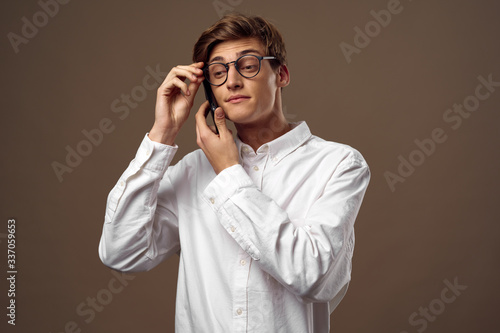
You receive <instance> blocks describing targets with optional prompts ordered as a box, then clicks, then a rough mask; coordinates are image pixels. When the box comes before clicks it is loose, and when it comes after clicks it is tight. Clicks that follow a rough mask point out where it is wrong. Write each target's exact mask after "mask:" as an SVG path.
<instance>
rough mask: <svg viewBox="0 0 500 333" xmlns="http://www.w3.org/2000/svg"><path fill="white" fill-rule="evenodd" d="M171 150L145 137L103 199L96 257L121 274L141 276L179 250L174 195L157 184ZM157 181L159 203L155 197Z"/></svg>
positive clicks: (174, 148)
mask: <svg viewBox="0 0 500 333" xmlns="http://www.w3.org/2000/svg"><path fill="white" fill-rule="evenodd" d="M177 148H178V147H177V146H167V145H163V144H161V143H158V142H154V141H151V140H150V139H149V137H148V135H147V134H146V137H145V138H144V139H143V141H142V143H141V145H140V147H139V149H138V151H137V153H136V156H135V158H134V159H133V160H132V161H131V162H130V165H129V166H128V168H127V169H126V170H125V172H124V173H123V174H122V175H121V177H120V179H119V180H118V182H117V184H116V185H115V186H114V188H113V189H112V190H111V192H110V193H109V195H108V200H107V205H106V213H105V221H104V226H103V231H102V236H101V240H100V243H99V257H100V259H101V261H102V262H103V263H104V264H105V265H106V266H108V267H110V268H113V269H115V270H119V271H124V272H135V271H146V270H150V269H151V268H153V267H155V266H156V265H158V264H159V263H160V262H161V261H163V260H164V259H166V258H167V257H168V256H170V255H171V254H173V253H175V252H177V251H179V250H180V243H179V230H178V219H177V204H176V198H175V193H174V191H173V189H172V186H171V184H170V182H169V180H168V177H166V179H164V180H163V181H162V178H163V176H164V174H165V172H166V170H167V168H168V166H169V165H170V163H171V161H172V159H173V157H174V155H175V152H176V151H177ZM160 181H162V198H165V200H164V201H163V200H162V202H161V203H158V204H157V194H158V189H159V187H160Z"/></svg>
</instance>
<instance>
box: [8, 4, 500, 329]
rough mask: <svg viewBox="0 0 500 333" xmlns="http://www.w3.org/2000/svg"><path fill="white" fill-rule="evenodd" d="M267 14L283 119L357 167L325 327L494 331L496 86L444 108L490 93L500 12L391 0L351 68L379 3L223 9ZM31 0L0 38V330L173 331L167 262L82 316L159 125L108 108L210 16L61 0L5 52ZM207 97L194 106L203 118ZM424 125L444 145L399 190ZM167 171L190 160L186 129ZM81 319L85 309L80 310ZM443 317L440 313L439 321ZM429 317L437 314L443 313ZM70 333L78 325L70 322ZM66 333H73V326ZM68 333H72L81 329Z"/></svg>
mask: <svg viewBox="0 0 500 333" xmlns="http://www.w3.org/2000/svg"><path fill="white" fill-rule="evenodd" d="M220 2H222V3H231V4H232V7H234V9H235V10H238V11H242V12H244V13H250V14H259V15H263V16H265V17H267V18H269V19H271V20H272V21H273V22H274V23H275V24H276V25H277V26H278V28H279V29H280V30H281V31H282V33H283V34H284V36H285V39H286V43H287V48H288V53H289V69H290V72H291V75H292V83H291V85H290V86H289V87H287V88H286V89H285V91H284V104H285V106H286V113H287V115H288V116H289V119H290V120H292V121H297V120H306V121H307V122H308V124H309V126H310V128H311V130H312V131H313V133H315V134H316V135H318V136H321V137H323V138H325V139H327V140H332V141H338V142H343V143H347V144H349V145H352V146H353V147H355V148H357V149H358V150H359V151H361V153H362V154H363V155H364V156H365V158H366V160H367V161H368V163H369V165H370V167H371V170H372V180H371V183H370V186H369V189H368V192H367V194H366V197H365V202H364V204H363V207H362V209H361V211H360V214H359V217H358V219H357V222H356V236H357V237H356V238H357V239H356V241H357V242H356V251H355V257H354V271H353V277H352V283H351V286H350V289H349V292H348V293H347V296H346V297H345V299H344V301H343V302H342V303H341V305H340V306H339V308H338V309H337V310H336V311H335V312H334V314H333V315H332V332H384V333H385V332H395V333H400V332H404V331H406V332H408V333H411V332H417V331H418V329H420V331H425V332H429V333H430V332H456V333H459V332H497V331H498V329H499V328H500V324H499V323H498V315H497V312H498V309H499V303H500V302H499V296H500V288H499V287H498V282H499V272H500V269H499V267H500V265H499V245H498V244H499V242H498V235H499V234H498V232H499V229H500V227H499V214H498V212H497V208H498V201H499V200H498V198H499V185H500V181H499V177H498V170H499V169H500V158H499V156H498V152H499V139H498V128H499V120H500V117H499V113H498V111H499V106H500V87H499V88H496V91H495V92H493V93H491V94H490V96H489V98H488V99H486V100H485V101H482V102H481V104H480V107H479V109H478V110H477V111H475V112H474V113H472V114H471V116H470V117H469V118H468V119H464V121H463V123H462V124H461V127H460V128H458V129H457V130H453V129H452V128H451V127H450V124H447V123H446V122H444V120H443V114H444V112H445V110H446V109H448V108H450V107H452V106H453V104H455V103H457V104H460V103H462V102H463V101H464V99H465V98H466V97H467V96H468V95H472V94H473V93H474V90H475V88H476V86H477V85H478V84H479V81H478V80H477V77H478V76H479V75H482V76H483V77H487V76H488V75H489V74H491V75H492V78H493V80H494V81H497V82H498V81H500V64H499V59H500V45H499V42H498V41H499V37H498V33H499V32H500V20H499V19H498V18H499V14H500V11H499V8H500V5H499V4H498V2H497V1H452V0H441V1H428V0H427V1H426V0H414V1H409V0H402V2H401V5H402V7H403V10H402V12H401V13H400V14H397V15H393V16H392V20H391V22H390V24H389V25H388V26H387V27H385V28H383V29H382V31H381V32H380V33H379V34H378V35H377V36H375V37H373V38H372V40H371V42H370V44H369V45H368V46H367V47H366V48H364V49H362V50H361V52H360V53H359V54H354V55H353V56H352V62H351V63H349V64H348V63H347V61H346V59H345V57H344V55H343V54H342V51H341V49H340V47H339V44H340V43H341V42H343V41H344V42H346V43H349V44H351V45H352V44H353V38H354V33H355V32H354V30H353V29H354V27H355V26H359V27H364V26H365V24H366V23H368V22H369V21H372V20H373V17H372V16H371V15H370V11H371V10H375V11H379V10H381V9H385V8H387V3H388V1H387V0H376V1H315V0H312V1H262V0H259V1H250V0H231V1H229V0H221V1H220ZM40 10H41V7H40V5H39V4H38V3H37V2H36V1H34V0H30V1H22V2H21V1H19V2H13V1H4V2H2V4H1V5H0V13H1V14H0V16H1V32H2V34H3V36H4V37H3V40H2V49H1V51H0V52H1V73H2V74H1V80H2V86H1V89H2V98H1V100H0V103H1V110H2V111H1V114H2V116H1V118H2V119H1V123H2V131H1V145H2V164H1V177H2V178H1V193H2V194H1V196H2V197H1V215H2V216H1V218H2V223H1V224H0V242H1V243H0V248H1V252H2V255H1V257H0V258H1V260H2V261H1V265H0V267H2V272H0V275H1V276H3V275H4V274H6V273H5V271H6V270H7V268H6V252H7V251H6V249H7V246H6V244H7V243H6V239H5V237H6V233H7V227H6V225H7V219H8V218H12V217H14V218H15V219H16V221H17V248H16V250H17V269H18V275H17V294H16V302H17V303H16V304H17V321H16V323H17V325H16V326H15V327H12V326H10V325H7V324H6V321H7V318H6V316H5V314H4V311H6V310H5V308H6V306H7V301H8V300H7V296H6V294H7V284H6V280H4V279H2V280H3V281H4V282H2V283H1V284H0V286H1V290H0V294H1V295H2V297H1V298H0V299H1V302H2V303H1V306H0V308H1V309H4V310H1V314H0V318H2V319H1V324H0V327H1V328H0V330H1V331H2V332H46V333H48V332H53V333H55V332H64V328H65V325H67V323H69V322H72V321H73V322H75V323H76V324H75V325H77V326H78V328H79V329H80V330H81V332H151V333H154V332H173V327H174V323H173V320H174V304H175V290H176V275H177V263H178V260H177V258H171V259H169V260H168V261H166V262H165V263H164V264H162V265H160V266H159V267H157V268H156V269H154V270H153V271H151V272H148V273H140V274H136V275H134V276H135V278H134V279H133V280H131V281H129V283H128V286H126V287H125V288H124V289H123V290H122V291H121V292H120V293H117V294H113V299H112V300H111V302H110V303H109V304H107V305H106V306H105V307H104V308H103V310H102V311H101V312H96V314H95V318H93V320H91V321H90V322H89V323H87V322H85V319H88V318H89V317H88V316H87V315H86V316H81V315H78V314H77V313H76V309H77V307H78V305H79V304H80V303H82V302H84V303H85V302H87V298H88V297H96V295H97V294H99V292H100V294H99V295H101V297H103V296H102V295H104V294H103V293H105V291H101V290H103V289H107V288H108V283H109V281H110V280H111V279H113V277H114V276H113V275H112V274H111V271H110V270H109V269H108V268H106V267H104V266H103V265H102V264H101V262H100V260H99V258H98V256H97V246H98V242H99V237H100V234H101V228H102V223H103V216H104V209H105V200H106V196H107V193H108V192H109V191H110V190H111V188H112V187H113V185H114V183H115V182H116V180H117V179H118V177H119V175H120V174H121V172H122V171H123V170H124V169H125V168H126V166H127V165H128V163H129V161H130V160H131V159H132V158H133V156H134V154H135V151H136V149H137V147H138V145H139V143H140V141H141V139H142V138H143V136H144V134H145V133H146V132H147V131H148V130H149V129H150V127H151V125H152V121H153V110H154V103H155V92H154V90H153V91H151V92H148V94H147V97H146V99H145V100H144V101H142V102H140V103H138V104H139V105H138V106H137V107H136V108H135V109H133V110H131V112H130V114H129V115H128V117H126V118H125V119H123V120H121V119H120V118H119V117H118V116H119V114H117V113H114V112H113V111H112V110H111V103H112V102H113V101H114V100H115V99H116V98H120V95H121V94H130V92H131V90H132V89H133V88H134V87H136V86H138V85H141V84H142V79H143V77H144V76H145V75H146V74H147V72H146V70H145V68H146V67H147V66H150V67H152V68H154V67H155V66H156V65H157V64H159V66H160V68H161V69H162V70H163V71H165V72H168V70H169V69H170V68H171V67H172V66H175V65H177V64H188V63H190V61H191V50H192V46H193V44H194V42H195V40H196V39H197V37H198V36H199V34H200V33H201V31H203V30H204V29H205V28H206V27H207V26H209V25H210V24H211V23H213V22H214V21H216V20H217V19H218V18H219V15H218V13H217V11H216V9H215V7H214V5H213V1H212V0H207V1H194V0H187V1H118V0H114V1H71V2H69V3H68V4H65V5H60V7H59V12H58V13H57V14H56V15H55V16H54V17H53V18H50V20H49V22H48V24H46V26H44V27H41V28H39V31H38V33H37V35H36V36H34V37H33V38H31V39H29V42H28V43H27V44H21V45H20V46H19V52H18V53H15V52H14V49H13V47H12V45H11V44H10V42H9V40H8V38H7V34H8V33H9V32H14V33H16V34H18V35H20V34H21V28H22V25H23V21H22V20H21V19H22V18H23V17H27V18H28V19H29V20H30V21H33V19H32V18H33V15H34V14H35V13H36V12H38V11H40ZM202 101H203V99H202V96H201V94H199V96H197V102H196V103H195V108H196V110H197V108H198V106H199V105H200V103H201V102H202ZM103 118H108V119H110V120H111V121H112V123H113V125H114V126H115V129H114V131H113V132H112V133H110V134H106V135H105V136H104V138H103V141H102V143H101V144H99V145H98V146H96V147H94V148H93V150H92V153H91V154H90V155H89V156H87V157H84V158H83V161H82V162H81V164H80V165H78V166H77V167H75V168H74V170H73V172H72V173H65V174H64V175H63V181H62V182H59V181H58V179H57V177H56V176H55V173H54V171H53V169H52V167H51V163H52V162H53V161H58V162H60V163H64V159H65V156H66V151H65V147H66V146H67V145H69V146H70V147H73V148H75V147H76V145H77V144H78V143H79V142H80V141H81V140H83V139H84V136H83V134H82V133H81V131H82V130H84V129H86V130H91V129H94V128H96V127H97V126H98V124H99V122H100V121H101V119H103ZM435 128H442V129H443V131H444V132H445V134H446V135H447V140H446V141H445V142H444V143H441V144H438V145H437V147H436V151H435V152H434V153H433V154H431V156H429V157H428V158H426V159H425V161H424V163H423V164H422V165H420V166H418V167H417V168H416V169H415V171H414V172H413V174H412V175H411V176H409V177H407V179H406V181H405V182H404V183H398V184H396V186H395V191H394V192H392V191H391V190H390V188H389V186H388V184H387V182H386V179H385V178H384V173H385V172H386V171H390V172H393V173H396V172H397V167H398V163H399V161H398V156H399V155H402V156H403V157H404V158H408V156H409V155H410V154H411V153H412V152H413V151H414V150H415V149H417V148H416V145H415V143H414V140H415V139H419V140H423V139H426V138H429V137H430V136H431V132H432V130H433V129H435ZM178 144H179V146H180V151H179V153H178V155H177V160H178V159H179V158H180V157H181V156H183V155H184V154H186V153H187V152H189V151H191V150H193V149H196V148H197V146H196V143H195V131H194V121H193V119H192V117H191V119H190V122H189V123H188V124H186V126H185V128H184V131H183V132H182V133H181V136H180V137H179V139H178ZM455 278H457V279H458V283H459V284H461V285H466V286H467V289H466V290H464V291H462V294H461V295H460V296H459V297H457V298H456V300H455V301H454V302H452V303H451V304H446V307H445V309H444V311H442V313H441V314H440V315H438V316H437V318H436V319H435V320H434V321H433V322H428V326H427V327H425V329H424V327H423V326H422V325H420V324H419V325H413V326H412V325H411V324H410V322H409V316H410V315H411V314H412V313H413V312H415V311H419V307H421V306H429V304H430V303H431V304H434V306H437V305H436V304H438V302H437V301H434V300H435V299H439V298H440V297H441V291H442V290H443V289H444V288H445V284H444V282H443V281H444V280H445V279H447V280H449V281H451V282H453V280H454V279H455ZM86 308H87V307H86ZM437 309H438V308H437ZM438 310H439V309H438ZM69 325H71V324H69ZM69 331H71V330H69ZM75 331H78V330H75Z"/></svg>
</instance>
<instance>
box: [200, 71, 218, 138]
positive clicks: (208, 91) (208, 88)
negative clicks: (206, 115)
mask: <svg viewBox="0 0 500 333" xmlns="http://www.w3.org/2000/svg"><path fill="white" fill-rule="evenodd" d="M203 88H204V89H205V98H206V99H207V101H208V103H209V104H210V106H209V107H208V108H209V109H210V114H211V115H212V120H213V122H214V126H215V131H216V133H217V134H219V129H218V128H217V125H216V124H215V109H217V108H218V107H219V105H217V101H216V100H215V96H214V93H213V92H212V87H211V86H210V83H208V81H207V80H206V79H205V80H203Z"/></svg>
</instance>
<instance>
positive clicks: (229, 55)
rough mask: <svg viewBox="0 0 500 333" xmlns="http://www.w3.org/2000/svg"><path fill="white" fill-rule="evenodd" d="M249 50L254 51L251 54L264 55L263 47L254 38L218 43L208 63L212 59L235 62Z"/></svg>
mask: <svg viewBox="0 0 500 333" xmlns="http://www.w3.org/2000/svg"><path fill="white" fill-rule="evenodd" d="M249 50H254V52H251V53H255V51H256V53H259V54H260V55H265V50H264V45H262V43H261V42H260V41H259V40H258V39H256V38H243V39H237V40H229V41H226V42H222V43H219V44H217V45H215V46H214V48H213V49H212V52H211V54H210V57H209V59H210V60H209V62H212V61H213V59H215V58H217V60H235V59H236V58H237V57H238V56H240V55H242V54H244V53H247V52H248V51H249Z"/></svg>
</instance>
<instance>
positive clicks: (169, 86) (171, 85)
mask: <svg viewBox="0 0 500 333" xmlns="http://www.w3.org/2000/svg"><path fill="white" fill-rule="evenodd" d="M176 87H177V88H179V89H180V90H181V91H182V93H183V94H184V95H186V94H187V91H188V85H187V84H186V82H184V81H182V80H181V79H179V78H178V77H175V78H174V79H172V80H170V81H168V82H165V83H164V84H162V85H161V86H160V88H159V89H158V93H159V94H161V95H171V94H172V93H173V92H174V91H175V88H176Z"/></svg>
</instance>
